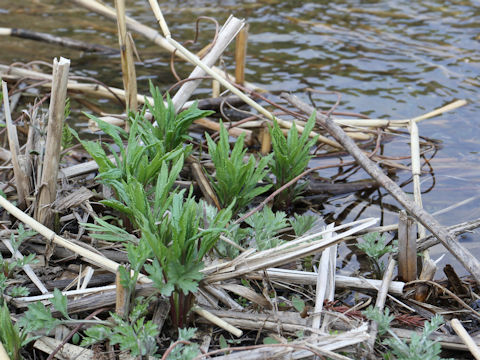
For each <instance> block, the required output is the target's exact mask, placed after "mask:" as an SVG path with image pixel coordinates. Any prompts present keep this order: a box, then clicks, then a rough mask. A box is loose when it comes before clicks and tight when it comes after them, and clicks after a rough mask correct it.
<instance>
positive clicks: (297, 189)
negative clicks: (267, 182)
mask: <svg viewBox="0 0 480 360" xmlns="http://www.w3.org/2000/svg"><path fill="white" fill-rule="evenodd" d="M314 125H315V114H312V116H311V117H310V118H309V119H308V121H307V123H306V125H305V128H304V130H303V133H302V135H301V136H300V137H299V136H298V131H297V127H296V126H295V122H293V123H292V127H291V128H290V130H289V131H288V134H287V137H285V136H284V135H283V132H282V130H281V129H280V126H279V125H278V123H277V122H276V121H275V120H274V121H273V127H270V134H271V138H272V147H273V157H272V159H271V161H270V170H271V171H272V173H273V175H275V186H274V188H275V190H277V189H279V188H281V187H282V186H283V185H285V184H286V183H288V182H289V181H290V180H292V179H294V178H295V177H297V176H298V175H300V174H301V173H302V172H304V171H305V169H306V167H307V165H308V163H309V161H310V159H311V155H310V149H311V148H312V146H313V145H315V143H316V142H317V138H318V137H315V138H313V139H309V138H308V134H310V132H311V131H312V129H313V126H314ZM306 184H307V183H305V182H304V183H303V184H298V183H297V184H295V185H293V186H290V187H289V188H287V189H285V190H284V191H282V192H281V193H280V194H279V195H277V197H276V198H275V200H274V204H275V206H276V207H277V208H287V207H289V206H290V205H291V204H292V203H293V202H294V201H295V199H296V198H297V197H298V196H299V195H300V194H301V193H302V192H303V190H304V188H305V186H306Z"/></svg>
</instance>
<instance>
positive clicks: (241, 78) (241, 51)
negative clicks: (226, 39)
mask: <svg viewBox="0 0 480 360" xmlns="http://www.w3.org/2000/svg"><path fill="white" fill-rule="evenodd" d="M247 42H248V26H245V27H244V28H243V29H242V30H241V31H240V32H239V33H238V35H237V39H236V41H235V82H236V83H237V84H240V85H243V83H244V82H245V63H246V57H247Z"/></svg>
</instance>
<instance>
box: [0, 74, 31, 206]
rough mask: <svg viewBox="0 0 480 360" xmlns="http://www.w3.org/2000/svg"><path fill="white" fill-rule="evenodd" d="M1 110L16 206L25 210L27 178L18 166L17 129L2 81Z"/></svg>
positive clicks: (18, 145) (4, 84) (5, 84)
mask: <svg viewBox="0 0 480 360" xmlns="http://www.w3.org/2000/svg"><path fill="white" fill-rule="evenodd" d="M2 92H3V109H4V113H5V122H6V125H7V136H8V144H9V146H10V154H11V157H12V165H13V174H14V175H15V187H16V188H17V196H18V206H19V207H21V208H25V206H26V197H27V195H28V188H29V186H28V178H27V175H26V174H25V172H24V171H23V169H22V167H21V165H20V144H19V143H18V136H17V128H16V127H15V125H13V121H12V115H11V114H10V102H9V100H8V89H7V83H6V82H5V81H3V80H2Z"/></svg>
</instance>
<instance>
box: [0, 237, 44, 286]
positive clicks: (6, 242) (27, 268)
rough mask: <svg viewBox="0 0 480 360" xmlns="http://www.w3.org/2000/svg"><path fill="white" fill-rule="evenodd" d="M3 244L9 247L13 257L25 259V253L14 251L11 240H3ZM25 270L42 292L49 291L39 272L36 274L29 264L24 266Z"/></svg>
mask: <svg viewBox="0 0 480 360" xmlns="http://www.w3.org/2000/svg"><path fill="white" fill-rule="evenodd" d="M2 242H3V244H4V245H5V246H6V247H7V249H8V250H9V251H10V252H11V253H12V255H13V257H14V258H15V259H20V260H21V259H23V255H22V254H21V253H20V251H18V250H17V251H14V249H13V247H12V244H11V242H10V240H7V239H5V240H2ZM22 269H23V271H25V274H27V276H28V277H29V278H30V280H32V282H33V283H34V284H35V286H36V287H37V288H38V290H40V292H41V293H42V294H46V293H48V290H47V288H46V287H45V285H43V283H42V281H41V280H40V279H39V278H38V276H37V274H35V273H34V272H33V270H32V267H31V266H30V265H28V264H25V265H23V266H22Z"/></svg>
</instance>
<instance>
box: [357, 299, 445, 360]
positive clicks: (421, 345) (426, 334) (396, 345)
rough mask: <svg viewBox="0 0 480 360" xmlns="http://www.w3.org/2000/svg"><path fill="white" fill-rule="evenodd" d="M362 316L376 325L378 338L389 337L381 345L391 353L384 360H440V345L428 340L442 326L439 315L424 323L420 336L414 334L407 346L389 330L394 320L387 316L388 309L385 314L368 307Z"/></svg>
mask: <svg viewBox="0 0 480 360" xmlns="http://www.w3.org/2000/svg"><path fill="white" fill-rule="evenodd" d="M363 314H364V315H365V316H366V317H367V318H368V319H369V320H372V321H375V322H376V323H377V324H378V334H379V335H380V336H382V335H385V334H388V335H390V336H391V337H390V338H387V339H385V340H383V342H382V343H383V344H384V345H387V346H388V347H389V348H390V349H391V351H390V352H388V353H387V354H386V355H384V357H385V359H397V360H440V359H441V358H440V356H439V355H440V352H441V350H442V349H441V345H440V343H439V342H437V341H435V340H431V339H430V335H432V334H433V332H434V331H436V330H437V329H438V328H439V327H440V326H441V325H442V324H443V318H442V316H440V315H435V316H434V317H433V318H432V320H431V321H430V322H429V321H426V322H425V323H424V327H423V331H422V333H421V334H417V333H414V334H412V336H411V338H410V342H409V343H408V344H407V343H406V342H405V341H404V340H402V339H400V338H399V337H398V336H397V334H395V332H393V331H392V329H391V328H390V323H391V321H392V320H393V319H394V316H393V315H390V314H389V311H388V308H387V309H385V312H381V311H380V310H379V309H378V308H375V307H372V306H369V307H368V308H367V309H366V310H365V311H364V312H363Z"/></svg>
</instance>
